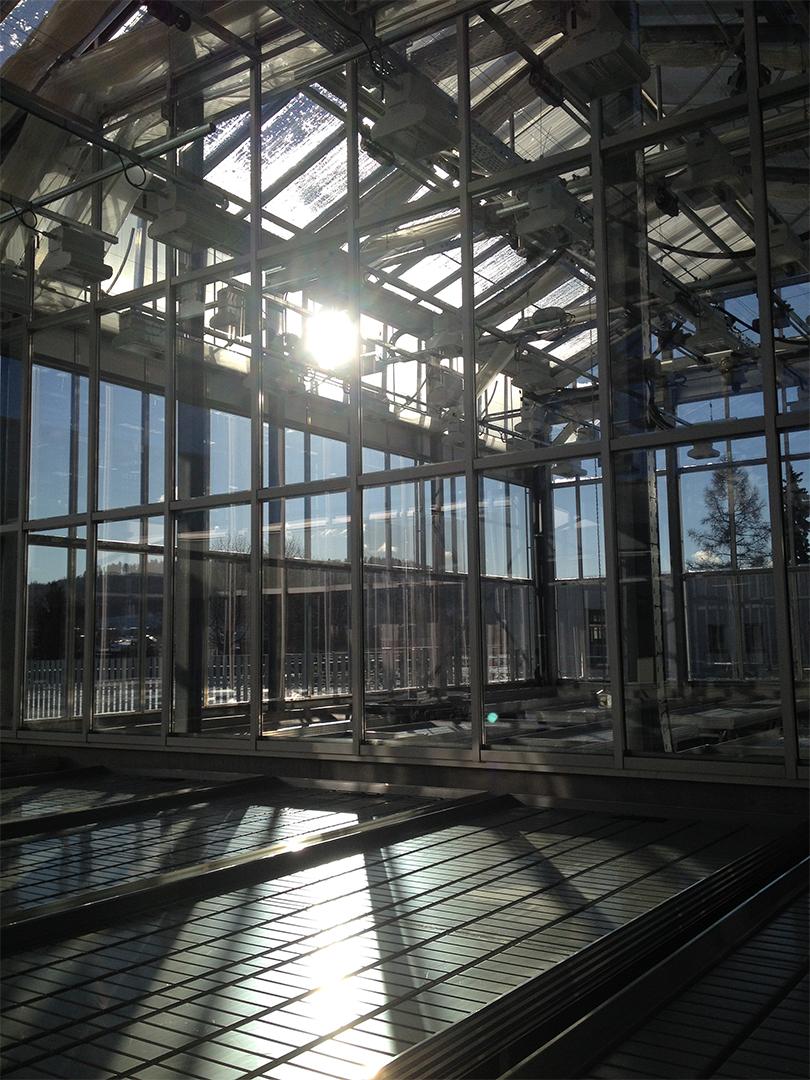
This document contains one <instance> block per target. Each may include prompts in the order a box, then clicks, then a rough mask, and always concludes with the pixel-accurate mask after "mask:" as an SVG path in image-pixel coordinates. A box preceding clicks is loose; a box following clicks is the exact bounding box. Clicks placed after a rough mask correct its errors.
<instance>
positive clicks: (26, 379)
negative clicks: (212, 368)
mask: <svg viewBox="0 0 810 1080" xmlns="http://www.w3.org/2000/svg"><path fill="white" fill-rule="evenodd" d="M25 282H26V288H27V293H28V302H29V306H30V310H31V315H32V317H33V313H34V237H33V235H31V236H30V237H29V238H28V243H27V244H26V248H25ZM33 362H34V350H33V334H32V333H31V328H30V326H26V340H25V349H24V351H23V369H22V373H21V374H22V395H21V398H22V399H21V401H20V428H21V431H20V447H19V451H20V476H19V493H20V494H19V506H18V507H17V611H16V614H15V618H14V670H13V675H12V687H11V695H12V698H11V700H12V721H11V723H12V730H13V731H14V732H15V733H16V732H17V731H19V729H20V728H21V727H22V722H23V695H24V693H25V686H26V678H25V658H26V653H27V643H26V627H25V613H26V606H27V600H28V597H27V587H26V578H27V567H28V551H27V547H28V544H27V540H28V534H27V532H26V531H25V529H24V527H23V523H24V522H25V521H26V520H27V518H28V494H29V487H30V478H31V435H32V432H31V380H32V374H33Z"/></svg>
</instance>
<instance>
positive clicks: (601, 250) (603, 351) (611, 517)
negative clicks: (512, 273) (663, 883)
mask: <svg viewBox="0 0 810 1080" xmlns="http://www.w3.org/2000/svg"><path fill="white" fill-rule="evenodd" d="M602 120H603V116H602V100H601V99H600V98H597V99H596V101H594V102H593V103H592V105H591V186H592V188H593V246H594V258H595V261H596V320H597V341H596V348H597V356H598V360H599V428H600V432H601V435H602V440H601V442H602V450H601V455H600V456H601V465H602V504H603V506H604V516H605V575H606V578H607V581H606V598H607V603H606V605H605V606H606V609H607V610H606V612H605V632H606V634H607V646H608V671H609V677H610V697H611V721H612V725H613V764H614V767H615V768H616V769H623V768H624V766H625V753H626V739H625V709H624V682H623V679H622V664H623V653H622V648H621V640H622V626H621V616H620V611H619V603H620V599H621V597H620V589H619V557H618V536H617V528H616V524H617V523H616V478H615V471H614V468H613V451H612V449H611V445H612V443H611V439H610V434H611V423H612V411H611V387H612V382H613V380H612V372H611V358H610V294H609V289H608V274H607V267H608V250H607V205H606V199H605V182H604V170H603V153H602V141H603V140H602Z"/></svg>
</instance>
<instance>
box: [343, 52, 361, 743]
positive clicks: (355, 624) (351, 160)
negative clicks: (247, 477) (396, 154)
mask: <svg viewBox="0 0 810 1080" xmlns="http://www.w3.org/2000/svg"><path fill="white" fill-rule="evenodd" d="M359 96H360V94H359V85H358V70H357V61H352V62H351V63H350V64H348V65H347V67H346V209H347V211H348V212H347V214H346V221H347V225H348V237H347V242H348V251H347V254H348V260H349V286H348V299H349V303H348V314H349V318H350V319H351V320H352V324H353V325H354V327H355V339H354V356H353V358H352V365H351V373H350V377H349V483H350V489H349V490H350V493H349V501H350V509H349V545H350V546H349V554H350V571H349V574H350V585H351V593H350V595H351V605H350V610H351V615H350V654H351V662H350V667H351V695H352V753H353V754H357V755H359V754H360V746H361V743H362V741H363V736H364V733H365V598H364V592H363V490H362V488H361V486H360V476H361V474H362V472H363V439H362V417H361V414H360V408H361V397H362V386H363V361H362V356H361V352H362V350H361V347H360V282H361V276H360V272H361V266H360V226H359V220H358V219H359V217H360V162H359V158H358V139H359V134H360V116H359Z"/></svg>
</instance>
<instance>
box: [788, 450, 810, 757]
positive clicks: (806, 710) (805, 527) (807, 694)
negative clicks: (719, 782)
mask: <svg viewBox="0 0 810 1080" xmlns="http://www.w3.org/2000/svg"><path fill="white" fill-rule="evenodd" d="M782 498H783V502H784V515H785V539H786V541H787V567H788V603H789V605H790V634H791V642H792V645H793V678H794V682H795V692H796V720H797V726H798V735H799V757H800V759H801V760H803V761H806V760H807V758H808V757H810V436H808V432H807V431H791V432H788V433H786V434H785V435H783V436H782Z"/></svg>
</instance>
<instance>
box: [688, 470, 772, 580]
mask: <svg viewBox="0 0 810 1080" xmlns="http://www.w3.org/2000/svg"><path fill="white" fill-rule="evenodd" d="M703 501H704V502H705V504H706V515H705V517H704V518H703V519H702V521H701V523H700V525H701V527H700V528H699V529H690V530H689V536H690V538H691V539H692V540H693V541H694V542H695V543H696V544H697V545H698V546H699V550H698V551H696V552H695V555H694V557H693V558H692V559H691V560H690V561H689V562H688V563H687V566H688V568H689V569H690V570H706V569H710V568H721V567H726V568H728V567H732V566H734V567H735V568H737V569H755V568H758V567H759V568H761V567H765V566H770V565H771V526H770V522H769V520H768V514H767V509H766V506H765V503H764V501H763V499H762V496H761V495H760V494H759V492H758V491H757V489H756V488H755V487H754V485H753V484H752V483H751V479H750V477H749V475H748V473H747V472H746V470H745V469H742V468H740V466H739V465H727V466H725V467H723V468H719V469H716V470H715V471H714V473H713V474H712V478H711V481H710V482H709V484H708V486H707V488H706V490H705V492H704V494H703Z"/></svg>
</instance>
